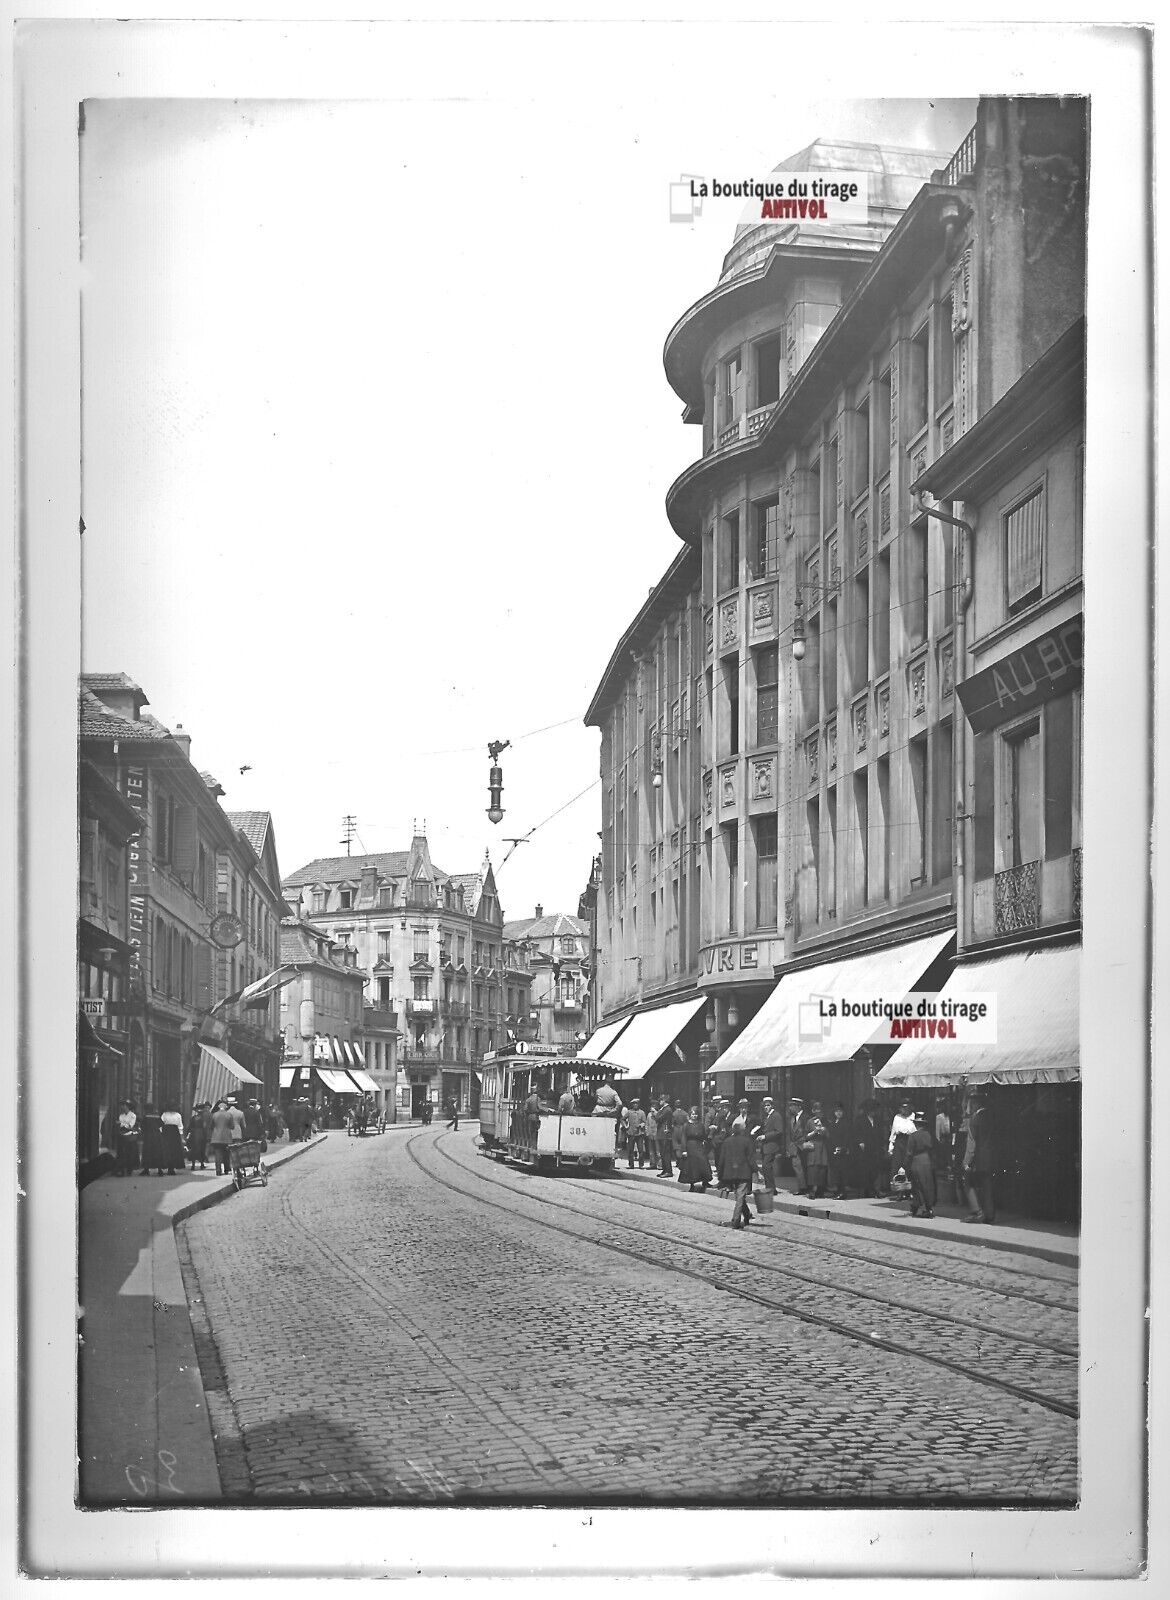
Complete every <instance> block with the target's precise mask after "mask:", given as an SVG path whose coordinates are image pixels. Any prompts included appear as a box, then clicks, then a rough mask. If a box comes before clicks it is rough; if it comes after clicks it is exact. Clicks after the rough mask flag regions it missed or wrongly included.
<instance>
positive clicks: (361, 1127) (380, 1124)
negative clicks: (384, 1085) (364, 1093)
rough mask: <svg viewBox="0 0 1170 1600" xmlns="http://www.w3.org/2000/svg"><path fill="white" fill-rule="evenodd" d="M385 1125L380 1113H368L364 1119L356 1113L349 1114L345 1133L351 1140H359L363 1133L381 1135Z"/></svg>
mask: <svg viewBox="0 0 1170 1600" xmlns="http://www.w3.org/2000/svg"><path fill="white" fill-rule="evenodd" d="M385 1127H386V1123H385V1120H384V1119H383V1117H382V1115H381V1114H380V1112H377V1111H370V1112H369V1113H368V1114H367V1115H366V1116H365V1117H362V1116H358V1115H357V1114H356V1113H352V1112H351V1114H350V1116H349V1117H348V1119H347V1120H346V1124H345V1131H346V1133H347V1134H348V1135H349V1137H350V1138H351V1139H360V1138H361V1136H362V1135H363V1134H365V1133H382V1132H383V1131H384V1130H385Z"/></svg>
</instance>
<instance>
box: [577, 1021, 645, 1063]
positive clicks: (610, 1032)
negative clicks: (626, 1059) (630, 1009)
mask: <svg viewBox="0 0 1170 1600" xmlns="http://www.w3.org/2000/svg"><path fill="white" fill-rule="evenodd" d="M633 1020H634V1019H633V1018H632V1017H623V1018H622V1019H621V1021H620V1022H603V1023H602V1025H601V1027H600V1028H598V1029H597V1030H596V1032H595V1033H594V1034H593V1035H592V1036H591V1037H590V1038H589V1039H588V1040H587V1041H586V1042H585V1043H584V1044H583V1045H582V1046H581V1048H580V1050H578V1051H577V1054H578V1055H579V1056H581V1057H582V1059H583V1060H585V1061H598V1060H600V1058H601V1057H602V1056H603V1055H604V1054H605V1052H606V1051H607V1050H608V1049H609V1047H610V1045H611V1044H612V1043H613V1042H614V1040H615V1039H616V1038H617V1036H618V1034H619V1033H621V1031H622V1029H623V1028H624V1027H625V1026H626V1023H627V1022H632V1021H633Z"/></svg>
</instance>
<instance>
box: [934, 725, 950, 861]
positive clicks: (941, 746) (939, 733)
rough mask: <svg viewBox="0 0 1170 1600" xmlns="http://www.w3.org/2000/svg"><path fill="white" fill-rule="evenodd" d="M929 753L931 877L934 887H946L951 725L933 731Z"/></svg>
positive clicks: (948, 841)
mask: <svg viewBox="0 0 1170 1600" xmlns="http://www.w3.org/2000/svg"><path fill="white" fill-rule="evenodd" d="M933 745H934V748H933V750H932V752H931V755H932V759H933V763H934V772H933V779H934V782H933V785H932V793H931V805H930V833H931V874H932V877H933V879H934V882H935V883H946V881H947V879H948V878H949V877H950V875H951V860H952V841H951V830H952V820H953V817H954V809H955V808H954V806H953V805H952V803H951V801H952V796H953V795H954V792H955V789H954V784H955V773H954V743H953V734H952V731H951V724H950V723H949V722H943V723H940V724H939V726H938V727H937V728H936V729H935V730H934V739H933Z"/></svg>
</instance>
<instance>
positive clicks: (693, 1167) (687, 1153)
mask: <svg viewBox="0 0 1170 1600" xmlns="http://www.w3.org/2000/svg"><path fill="white" fill-rule="evenodd" d="M683 1138H684V1141H685V1150H684V1154H683V1165H682V1174H681V1176H682V1181H683V1182H684V1183H687V1184H689V1185H690V1188H689V1190H688V1193H691V1194H693V1193H694V1190H695V1185H696V1184H698V1185H699V1187H700V1189H701V1190H702V1192H703V1193H704V1194H706V1193H707V1185H708V1184H709V1183H710V1182H711V1163H710V1161H709V1160H708V1159H707V1130H706V1128H704V1126H703V1122H702V1118H701V1117H700V1116H699V1108H698V1106H692V1107H691V1117H690V1121H689V1122H688V1123H686V1125H685V1126H684V1128H683Z"/></svg>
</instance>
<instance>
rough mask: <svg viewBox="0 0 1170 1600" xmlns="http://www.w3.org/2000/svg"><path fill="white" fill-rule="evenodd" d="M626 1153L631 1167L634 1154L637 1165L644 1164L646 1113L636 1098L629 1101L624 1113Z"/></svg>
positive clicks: (642, 1165) (641, 1165)
mask: <svg viewBox="0 0 1170 1600" xmlns="http://www.w3.org/2000/svg"><path fill="white" fill-rule="evenodd" d="M626 1153H627V1155H628V1156H629V1158H630V1166H631V1167H633V1165H634V1158H635V1156H636V1157H637V1161H638V1165H639V1167H644V1166H645V1165H646V1113H645V1112H644V1111H643V1110H642V1107H641V1104H640V1102H639V1101H637V1100H631V1101H630V1109H629V1111H628V1112H627V1114H626Z"/></svg>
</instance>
